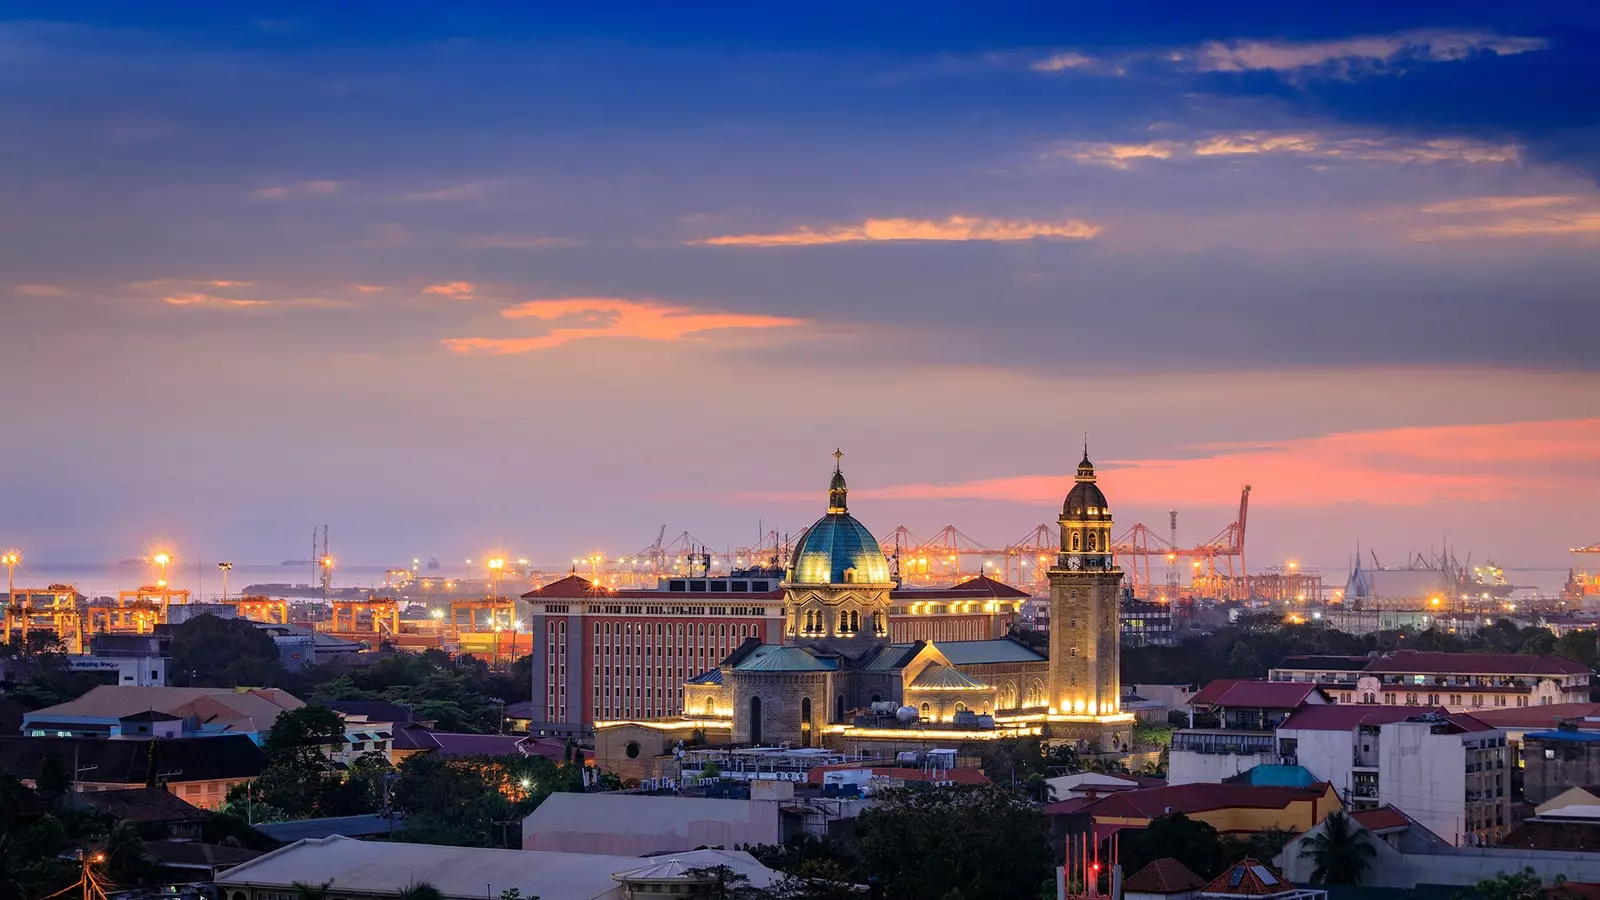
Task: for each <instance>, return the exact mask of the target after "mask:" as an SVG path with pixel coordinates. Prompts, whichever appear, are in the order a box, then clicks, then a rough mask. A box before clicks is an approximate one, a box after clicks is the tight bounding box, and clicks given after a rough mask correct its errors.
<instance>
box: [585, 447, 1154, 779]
mask: <svg viewBox="0 0 1600 900" xmlns="http://www.w3.org/2000/svg"><path fill="white" fill-rule="evenodd" d="M838 456H839V454H835V464H834V471H833V476H832V481H831V483H830V484H829V485H828V506H827V511H826V512H825V513H824V514H823V516H822V517H821V518H819V519H818V520H817V521H816V523H815V524H813V525H812V526H811V527H810V528H809V529H807V530H806V532H805V533H804V534H803V535H802V536H801V538H800V540H799V542H798V543H797V544H796V545H795V547H794V550H793V553H792V555H791V556H790V558H789V560H788V562H787V565H786V567H785V570H784V580H783V582H782V584H781V589H782V591H783V598H784V599H783V603H784V617H783V637H782V642H781V643H764V642H762V641H761V640H759V639H756V638H751V639H748V640H746V641H745V642H744V643H743V644H741V645H740V646H739V647H738V648H737V649H735V650H734V651H733V652H732V653H731V654H729V655H728V656H727V657H726V658H725V659H723V660H722V662H721V664H720V665H718V666H717V667H716V668H714V669H711V670H710V671H707V672H704V673H701V674H699V675H697V676H696V677H694V678H691V679H689V680H688V681H687V683H686V684H685V685H684V693H683V697H684V701H683V710H682V716H680V717H678V721H681V722H686V723H698V725H699V726H700V728H699V729H697V730H698V731H699V733H700V734H701V735H714V738H712V739H720V740H727V741H731V742H733V743H740V744H748V745H757V746H776V745H780V744H788V745H790V746H796V747H820V746H828V747H833V748H835V749H841V750H847V751H850V752H859V751H862V750H867V749H876V750H880V751H881V750H884V749H892V747H893V746H901V747H903V746H905V745H906V738H908V737H909V736H912V735H916V736H918V739H919V740H923V741H926V740H930V739H932V740H948V741H969V740H984V739H996V738H1006V737H1018V736H1038V737H1042V738H1046V739H1049V740H1052V741H1065V742H1070V743H1072V744H1074V745H1075V746H1077V747H1079V748H1080V749H1082V750H1085V751H1105V752H1114V751H1117V750H1122V749H1125V748H1126V747H1127V746H1128V742H1129V738H1130V732H1131V729H1132V724H1133V716H1132V715H1130V714H1126V713H1123V712H1122V710H1121V707H1120V698H1121V678H1120V675H1119V672H1118V664H1119V662H1120V655H1121V627H1120V624H1121V623H1120V618H1119V613H1118V598H1119V596H1120V593H1121V591H1120V585H1121V581H1122V572H1121V571H1120V570H1119V569H1117V567H1116V564H1115V562H1114V561H1113V559H1112V554H1111V522H1112V520H1111V509H1110V506H1109V505H1108V504H1107V502H1106V497H1105V494H1104V493H1102V492H1101V490H1100V487H1099V485H1098V484H1097V480H1096V477H1095V471H1094V466H1093V464H1092V463H1090V461H1089V456H1088V452H1087V450H1085V452H1084V458H1083V461H1082V462H1081V463H1079V464H1078V469H1077V475H1076V478H1075V483H1074V485H1073V487H1072V490H1071V491H1070V492H1069V493H1068V494H1067V497H1066V501H1065V503H1064V504H1063V506H1062V510H1061V516H1060V519H1059V522H1060V526H1061V545H1060V551H1059V553H1058V554H1057V556H1056V559H1055V563H1054V565H1053V566H1051V568H1050V570H1049V582H1050V621H1051V630H1050V644H1049V656H1048V657H1046V656H1043V655H1040V654H1039V653H1037V652H1035V651H1034V650H1032V649H1031V648H1029V647H1027V646H1026V645H1024V644H1022V643H1020V642H1017V641H1014V640H1010V639H1004V638H1002V639H997V640H965V641H946V642H934V641H917V642H915V643H892V642H891V641H890V637H889V617H890V612H891V609H895V611H896V612H897V613H899V612H903V611H909V612H911V613H915V612H917V607H918V606H919V605H920V604H918V603H915V602H912V603H909V604H906V601H905V598H906V597H907V596H908V595H913V594H915V593H916V592H915V591H898V590H897V588H898V585H897V584H896V582H895V578H894V574H893V572H892V571H891V568H890V565H889V561H888V559H886V558H885V557H884V554H883V551H882V550H881V549H880V545H879V543H878V540H877V539H876V538H875V537H873V535H872V532H870V531H869V530H867V528H866V526H864V525H862V524H861V522H859V521H858V520H857V519H856V518H855V517H854V516H852V515H850V508H849V504H848V496H849V488H848V486H847V485H846V483H845V478H844V473H843V471H842V470H841V469H840V466H839V463H838ZM895 604H905V609H896V608H895ZM929 611H930V612H932V611H935V610H932V609H930V610H929ZM630 726H633V727H635V728H642V727H648V728H653V729H656V730H657V731H658V732H660V731H663V730H669V729H670V728H671V727H672V726H671V724H670V723H668V722H661V721H654V722H648V723H647V722H637V721H635V722H611V723H604V724H603V725H601V726H600V729H599V731H597V735H596V739H597V746H604V745H606V744H607V743H614V742H615V739H613V740H612V741H608V740H607V736H606V735H605V734H604V731H605V730H607V729H615V728H628V727H630ZM724 729H725V730H724ZM613 738H614V736H613ZM628 746H629V747H630V748H631V749H630V753H631V754H637V752H638V749H637V745H636V744H632V743H630V744H629V745H628ZM602 755H603V754H602Z"/></svg>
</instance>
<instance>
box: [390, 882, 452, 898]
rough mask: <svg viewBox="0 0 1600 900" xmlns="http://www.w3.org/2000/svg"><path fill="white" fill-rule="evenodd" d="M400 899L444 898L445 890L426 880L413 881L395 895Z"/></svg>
mask: <svg viewBox="0 0 1600 900" xmlns="http://www.w3.org/2000/svg"><path fill="white" fill-rule="evenodd" d="M395 896H396V897H398V898H399V900H444V891H441V890H439V889H438V888H436V887H434V886H433V885H431V884H429V883H428V882H426V881H413V882H411V883H410V884H408V885H406V886H405V887H403V888H401V889H400V893H398V894H396V895H395Z"/></svg>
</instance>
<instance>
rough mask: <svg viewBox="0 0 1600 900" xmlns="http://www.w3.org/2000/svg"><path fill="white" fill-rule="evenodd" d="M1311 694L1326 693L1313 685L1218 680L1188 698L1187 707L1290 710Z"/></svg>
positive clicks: (1251, 680) (1247, 680)
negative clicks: (1188, 705)
mask: <svg viewBox="0 0 1600 900" xmlns="http://www.w3.org/2000/svg"><path fill="white" fill-rule="evenodd" d="M1312 694H1321V695H1322V697H1323V699H1324V700H1326V699H1327V696H1328V695H1327V693H1326V692H1324V691H1323V690H1322V688H1320V687H1317V686H1316V685H1314V684H1308V683H1301V682H1293V681H1256V680H1253V679H1247V678H1219V679H1217V680H1216V681H1213V682H1211V683H1210V684H1208V685H1206V686H1205V687H1203V688H1201V689H1200V692H1199V693H1197V694H1195V695H1194V696H1192V697H1190V698H1189V704H1190V705H1191V706H1233V707H1259V708H1261V709H1294V708H1296V707H1298V706H1300V705H1301V704H1303V703H1305V702H1306V700H1307V698H1309V697H1310V696H1311V695H1312Z"/></svg>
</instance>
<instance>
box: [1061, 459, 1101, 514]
mask: <svg viewBox="0 0 1600 900" xmlns="http://www.w3.org/2000/svg"><path fill="white" fill-rule="evenodd" d="M1074 480H1075V481H1076V482H1077V483H1076V484H1074V485H1073V486H1072V490H1070V491H1068V492H1067V499H1066V502H1065V503H1062V504H1061V515H1063V516H1065V517H1066V518H1068V519H1085V518H1088V519H1093V518H1100V517H1105V518H1110V517H1111V509H1110V508H1109V506H1108V504H1107V503H1106V495H1105V494H1103V493H1101V492H1100V486H1099V485H1097V484H1095V474H1094V463H1092V462H1089V448H1088V447H1085V448H1084V449H1083V462H1080V463H1078V474H1077V476H1076V477H1075V479H1074ZM1090 510H1094V511H1093V512H1090Z"/></svg>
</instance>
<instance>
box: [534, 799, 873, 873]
mask: <svg viewBox="0 0 1600 900" xmlns="http://www.w3.org/2000/svg"><path fill="white" fill-rule="evenodd" d="M764 784H765V785H766V786H767V787H768V788H770V789H765V790H755V789H754V788H753V789H752V791H751V795H750V796H749V797H748V798H745V797H740V798H724V797H682V796H655V795H649V794H551V795H550V797H549V799H547V800H545V802H544V803H542V804H540V805H539V808H538V809H536V810H534V811H533V812H532V813H530V814H528V817H527V818H525V819H523V821H522V849H524V850H550V851H559V852H566V853H607V854H611V855H614V856H645V855H654V854H658V853H669V852H681V851H687V850H693V849H695V848H697V847H727V848H732V847H739V846H743V845H745V844H781V843H783V842H784V841H785V840H787V839H788V838H790V837H791V836H794V835H797V834H813V835H815V836H816V837H826V836H827V831H828V825H829V824H830V823H832V822H835V821H838V820H841V819H853V818H855V816H856V815H857V814H858V813H859V812H860V811H861V810H862V809H863V808H865V806H866V804H867V803H868V802H869V801H866V800H863V799H860V798H859V797H858V798H837V797H834V798H824V797H822V796H820V795H819V794H817V792H815V791H811V792H810V795H808V794H807V793H806V792H803V791H802V792H799V793H797V792H796V790H795V785H794V784H793V783H792V782H766V783H764ZM552 801H553V802H552Z"/></svg>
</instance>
